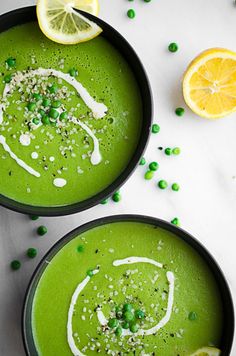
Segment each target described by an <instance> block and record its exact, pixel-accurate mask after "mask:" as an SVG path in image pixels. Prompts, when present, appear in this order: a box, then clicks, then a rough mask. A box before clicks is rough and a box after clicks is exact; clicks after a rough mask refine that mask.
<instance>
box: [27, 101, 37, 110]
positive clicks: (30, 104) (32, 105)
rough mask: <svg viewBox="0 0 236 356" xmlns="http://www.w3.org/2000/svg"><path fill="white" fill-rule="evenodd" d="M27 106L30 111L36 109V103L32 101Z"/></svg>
mask: <svg viewBox="0 0 236 356" xmlns="http://www.w3.org/2000/svg"><path fill="white" fill-rule="evenodd" d="M27 108H28V110H29V111H34V110H35V109H36V103H35V102H33V101H31V102H29V103H28V104H27Z"/></svg>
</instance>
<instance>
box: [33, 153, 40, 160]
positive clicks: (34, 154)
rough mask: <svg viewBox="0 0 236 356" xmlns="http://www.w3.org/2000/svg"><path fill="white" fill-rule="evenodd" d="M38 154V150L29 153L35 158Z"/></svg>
mask: <svg viewBox="0 0 236 356" xmlns="http://www.w3.org/2000/svg"><path fill="white" fill-rule="evenodd" d="M38 156H39V154H38V152H32V153H31V158H32V159H37V158H38Z"/></svg>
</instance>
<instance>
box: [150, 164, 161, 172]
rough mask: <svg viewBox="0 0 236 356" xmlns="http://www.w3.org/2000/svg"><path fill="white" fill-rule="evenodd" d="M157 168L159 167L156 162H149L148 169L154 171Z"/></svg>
mask: <svg viewBox="0 0 236 356" xmlns="http://www.w3.org/2000/svg"><path fill="white" fill-rule="evenodd" d="M158 168H159V164H158V163H157V162H151V163H150V164H149V169H150V171H153V172H155V171H157V170H158Z"/></svg>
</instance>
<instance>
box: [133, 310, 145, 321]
mask: <svg viewBox="0 0 236 356" xmlns="http://www.w3.org/2000/svg"><path fill="white" fill-rule="evenodd" d="M134 315H135V318H137V319H143V318H144V317H145V313H144V312H143V311H142V310H140V309H138V310H135V313H134Z"/></svg>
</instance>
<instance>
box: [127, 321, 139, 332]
mask: <svg viewBox="0 0 236 356" xmlns="http://www.w3.org/2000/svg"><path fill="white" fill-rule="evenodd" d="M138 329H139V326H138V324H135V323H132V324H131V325H130V327H129V330H130V331H131V332H132V333H136V332H137V331H138Z"/></svg>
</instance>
